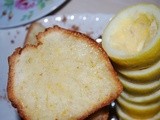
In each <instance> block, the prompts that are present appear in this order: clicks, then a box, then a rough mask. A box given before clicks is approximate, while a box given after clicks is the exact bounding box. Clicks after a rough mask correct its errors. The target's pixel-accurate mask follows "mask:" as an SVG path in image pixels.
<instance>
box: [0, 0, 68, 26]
mask: <svg viewBox="0 0 160 120" xmlns="http://www.w3.org/2000/svg"><path fill="white" fill-rule="evenodd" d="M64 1H65V0H1V1H0V28H8V27H14V26H18V25H23V24H26V23H29V22H31V21H33V20H36V19H38V18H41V17H43V16H44V15H46V14H48V13H49V12H51V11H53V10H55V9H56V8H57V7H58V6H60V5H61V4H62V3H63V2H64Z"/></svg>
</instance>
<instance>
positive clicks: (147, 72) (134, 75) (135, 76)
mask: <svg viewBox="0 0 160 120" xmlns="http://www.w3.org/2000/svg"><path fill="white" fill-rule="evenodd" d="M118 72H120V73H121V74H122V75H124V76H125V77H127V78H130V79H132V80H135V81H137V82H147V81H153V80H155V79H158V78H160V60H159V61H158V62H157V63H156V64H154V65H152V66H151V67H149V68H146V69H140V70H118Z"/></svg>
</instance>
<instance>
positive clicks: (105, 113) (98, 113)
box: [85, 106, 109, 120]
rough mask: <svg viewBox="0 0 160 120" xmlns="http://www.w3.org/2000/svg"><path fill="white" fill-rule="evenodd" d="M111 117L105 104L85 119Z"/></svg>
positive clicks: (93, 119) (102, 119) (103, 119)
mask: <svg viewBox="0 0 160 120" xmlns="http://www.w3.org/2000/svg"><path fill="white" fill-rule="evenodd" d="M108 118H109V108H108V106H105V107H103V108H101V109H99V110H98V111H96V112H94V113H93V114H91V115H89V116H88V117H87V118H86V119H85V120H108Z"/></svg>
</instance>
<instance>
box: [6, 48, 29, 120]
mask: <svg viewBox="0 0 160 120" xmlns="http://www.w3.org/2000/svg"><path fill="white" fill-rule="evenodd" d="M21 51H22V48H17V49H16V50H15V52H14V53H13V54H12V55H11V56H10V57H9V58H8V63H9V73H8V76H9V77H8V84H7V93H8V99H9V100H10V101H11V103H12V105H13V106H14V107H15V108H17V109H18V113H19V115H20V116H21V117H23V118H24V119H25V118H26V115H25V112H24V111H23V106H22V104H21V102H19V101H18V100H17V99H16V96H15V94H14V88H13V84H14V78H15V77H14V75H15V73H14V72H15V71H14V67H15V64H16V62H18V59H17V58H18V56H19V54H21ZM26 119H27V118H26Z"/></svg>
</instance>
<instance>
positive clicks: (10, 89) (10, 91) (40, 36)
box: [7, 26, 122, 120]
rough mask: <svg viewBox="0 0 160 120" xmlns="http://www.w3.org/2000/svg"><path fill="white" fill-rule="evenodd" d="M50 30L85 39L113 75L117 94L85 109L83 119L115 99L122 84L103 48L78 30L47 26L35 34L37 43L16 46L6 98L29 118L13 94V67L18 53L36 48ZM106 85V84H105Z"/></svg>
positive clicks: (9, 60)
mask: <svg viewBox="0 0 160 120" xmlns="http://www.w3.org/2000/svg"><path fill="white" fill-rule="evenodd" d="M52 31H58V32H63V34H66V35H69V36H70V35H72V37H75V40H85V41H86V42H87V43H88V44H89V45H90V46H91V47H93V48H95V49H96V50H98V51H101V57H102V59H104V60H105V61H106V66H107V68H108V69H109V70H110V72H111V73H112V75H113V76H114V77H115V79H116V80H115V84H116V86H117V89H118V91H119V92H117V94H115V95H111V96H109V97H110V99H109V100H108V99H107V100H105V101H103V102H102V103H101V104H99V105H97V106H91V107H92V109H91V110H90V111H87V112H86V113H85V114H83V115H82V116H81V117H80V118H79V120H82V119H85V118H86V117H87V116H88V115H90V114H92V113H94V112H95V111H97V110H98V109H100V108H102V107H104V106H106V105H109V104H110V103H111V102H112V101H113V100H114V99H116V98H117V97H118V96H119V95H120V93H121V92H122V85H121V83H120V81H119V79H118V77H117V74H116V72H115V71H114V69H113V67H112V66H111V63H110V61H109V59H108V55H107V53H106V52H105V51H104V50H103V48H102V47H101V46H100V45H99V44H98V43H96V41H94V40H93V39H91V38H90V37H88V36H86V35H84V34H82V33H79V32H75V31H71V30H67V29H63V28H60V27H58V26H54V27H53V28H48V29H46V30H45V32H42V33H40V34H38V35H37V40H38V45H25V47H24V48H17V49H16V51H15V52H14V53H13V54H12V55H11V56H10V57H9V59H8V62H9V77H8V86H7V91H8V98H9V100H10V101H11V102H12V104H13V106H14V107H16V108H17V109H18V112H19V114H20V116H21V117H22V118H23V119H26V120H28V119H29V118H28V117H27V115H26V114H25V112H24V111H23V105H22V104H21V103H20V102H19V101H18V100H17V99H16V96H15V95H14V88H13V87H14V86H13V84H14V78H15V77H14V74H15V73H14V72H15V71H14V67H15V64H16V62H18V58H19V55H20V54H21V53H23V52H24V51H27V50H29V49H31V48H32V49H35V48H37V47H38V46H39V45H41V44H43V37H44V36H45V35H47V34H48V33H51V32H52ZM77 38H82V39H77ZM106 87H107V86H106Z"/></svg>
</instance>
